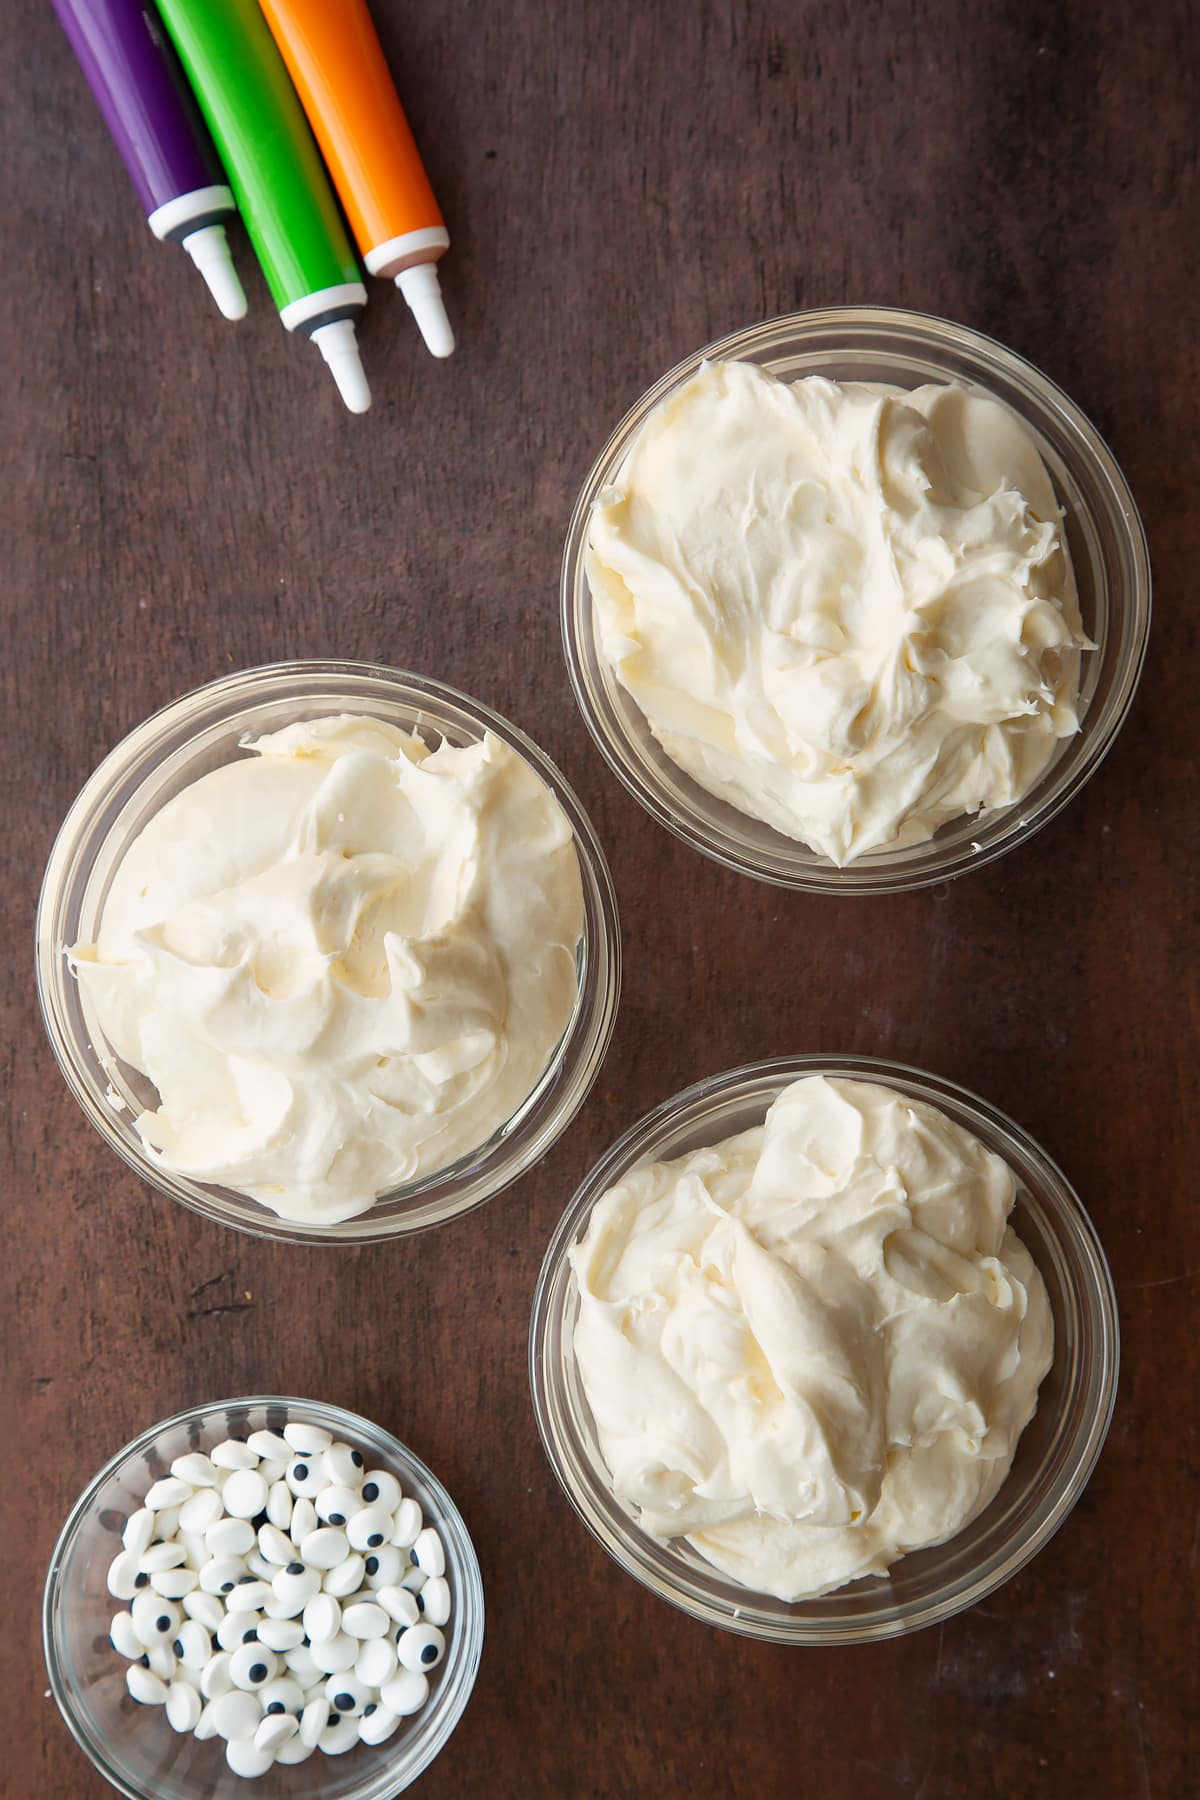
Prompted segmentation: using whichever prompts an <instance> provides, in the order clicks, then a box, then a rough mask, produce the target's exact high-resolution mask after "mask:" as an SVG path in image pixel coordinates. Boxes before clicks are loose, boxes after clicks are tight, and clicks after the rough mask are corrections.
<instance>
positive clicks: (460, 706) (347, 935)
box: [37, 662, 620, 1243]
mask: <svg viewBox="0 0 1200 1800" xmlns="http://www.w3.org/2000/svg"><path fill="white" fill-rule="evenodd" d="M37 973H38V987H39V994H40V997H41V1002H42V1010H43V1015H44V1018H45V1022H46V1027H47V1030H48V1033H49V1036H50V1041H51V1044H52V1045H53V1048H54V1051H55V1054H56V1055H57V1057H58V1060H59V1062H60V1064H61V1066H62V1069H63V1072H64V1074H65V1075H66V1078H67V1081H68V1083H69V1085H70V1086H71V1088H72V1089H73V1091H74V1093H75V1095H76V1097H77V1099H78V1100H79V1102H80V1104H81V1105H82V1107H83V1109H84V1111H85V1113H86V1114H87V1116H88V1118H89V1119H90V1120H91V1121H92V1123H93V1124H94V1125H95V1126H96V1127H97V1129H98V1130H99V1131H100V1132H101V1134H102V1135H103V1137H104V1138H105V1139H106V1141H107V1142H108V1143H109V1144H110V1145H111V1146H112V1148H113V1149H115V1150H116V1151H117V1152H118V1153H119V1154H120V1155H121V1156H122V1157H124V1159H125V1160H126V1161H127V1162H128V1163H130V1164H131V1165H132V1167H133V1168H134V1169H135V1170H136V1171H137V1172H138V1174H139V1175H141V1176H142V1177H143V1178H144V1179H145V1180H147V1181H149V1182H151V1183H152V1184H153V1185H154V1186H155V1187H156V1188H158V1189H159V1190H160V1191H162V1192H163V1193H165V1194H168V1195H169V1196H170V1197H171V1198H172V1199H175V1200H178V1201H180V1202H181V1203H182V1204H183V1205H185V1206H188V1207H191V1208H192V1209H193V1210H195V1211H197V1212H201V1213H204V1214H206V1215H207V1216H209V1217H211V1218H216V1219H218V1220H220V1221H221V1222H222V1223H224V1224H227V1225H233V1226H235V1227H238V1228H239V1229H242V1230H245V1231H249V1232H253V1233H257V1234H258V1235H261V1236H270V1237H278V1238H283V1239H286V1240H290V1241H293V1242H311V1241H314V1240H318V1241H328V1242H337V1243H355V1242H371V1241H376V1240H378V1239H381V1238H387V1237H392V1236H395V1235H397V1234H399V1233H403V1232H409V1231H415V1230H419V1229H421V1228H423V1227H425V1226H430V1225H436V1224H440V1223H442V1222H443V1221H445V1220H447V1219H450V1218H452V1217H454V1216H456V1215H457V1214H460V1213H463V1212H466V1211H468V1210H469V1209H470V1208H471V1207H474V1206H478V1205H480V1204H481V1203H482V1202H483V1201H485V1200H487V1199H489V1198H490V1197H491V1196H492V1195H494V1194H496V1193H498V1192H499V1191H500V1190H501V1189H502V1188H504V1187H506V1186H507V1185H508V1184H509V1183H510V1182H512V1181H514V1180H515V1179H516V1178H517V1177H518V1176H519V1175H521V1174H522V1173H523V1172H524V1171H525V1170H526V1169H528V1168H529V1167H531V1166H532V1164H533V1163H534V1162H536V1161H537V1160H538V1158H539V1157H541V1156H542V1155H544V1154H545V1152H546V1150H547V1148H548V1147H549V1145H550V1144H551V1143H552V1142H553V1141H554V1140H555V1139H556V1138H557V1137H558V1135H559V1134H560V1133H561V1132H562V1131H563V1130H564V1129H565V1128H566V1126H567V1125H568V1123H569V1122H570V1120H571V1119H572V1118H573V1117H574V1115H575V1113H576V1112H577V1110H578V1108H579V1107H580V1105H581V1104H582V1102H583V1100H584V1097H585V1095H586V1093H587V1091H588V1089H589V1087H590V1086H591V1083H592V1081H593V1079H594V1077H595V1075H596V1073H597V1071H598V1069H599V1066H600V1063H601V1061H602V1060H603V1057H604V1053H605V1050H606V1048H607V1046H608V1042H609V1038H610V1036H611V1033H612V1028H613V1023H614V1020H615V1016H616V1007H617V999H618V992H619V986H620V939H619V930H618V924H617V912H616V903H615V898H614V894H613V889H612V883H611V879H610V877H609V873H608V869H607V866H606V864H605V860H604V856H603V852H602V851H601V848H600V845H599V843H598V842H597V839H596V836H595V833H594V831H593V830H592V827H591V825H590V823H589V821H588V819H587V816H586V815H585V813H584V812H583V809H582V808H581V806H580V805H579V802H578V801H577V800H576V798H575V796H574V794H573V793H572V792H571V789H570V788H569V786H568V785H567V783H566V782H565V781H564V779H563V777H562V776H561V774H560V773H559V772H558V770H557V769H556V768H555V767H554V765H553V764H552V763H551V762H550V761H549V759H548V758H547V757H546V756H545V755H544V754H543V753H542V751H540V750H539V749H538V747H537V746H536V745H535V744H533V743H532V742H531V741H530V740H529V739H528V738H527V737H526V736H525V735H524V734H523V733H522V732H521V731H519V730H518V729H517V728H516V727H515V726H513V725H511V724H509V723H508V722H507V721H505V720H504V719H502V718H500V717H499V716H498V715H497V714H495V713H493V712H492V711H491V710H490V709H489V708H488V707H486V706H484V705H482V704H481V703H479V702H478V701H475V700H472V699H468V698H467V697H466V696H465V695H463V694H459V693H456V692H455V691H454V690H453V689H452V688H449V687H446V686H444V685H442V684H441V683H439V682H436V681H432V680H429V679H427V678H425V677H421V676H417V675H411V674H404V673H401V672H399V671H396V670H392V669H387V668H382V667H377V666H374V665H367V664H353V663H335V662H328V663H325V662H296V663H286V664H279V665H275V666H272V667H266V668H258V669H251V670H249V671H246V672H244V673H239V674H235V675H231V676H228V677H226V678H224V679H222V680H220V681H217V682H214V683H212V684H211V685H210V686H208V687H204V688H200V689H199V690H197V691H196V692H195V693H192V694H189V695H187V696H185V697H184V698H183V699H181V700H178V701H176V702H174V703H173V704H172V705H170V706H168V707H166V708H165V709H164V710H163V711H162V712H159V713H157V714H155V715H154V717H153V718H151V719H149V720H148V721H147V722H146V723H145V724H143V725H141V726H139V727H138V728H137V729H136V730H135V731H133V732H132V733H131V734H130V735H129V736H128V737H127V738H126V739H124V741H123V742H122V743H120V744H119V745H118V746H117V748H116V749H115V750H113V751H112V752H111V754H110V755H109V756H108V757H107V758H106V759H105V761H104V762H103V763H102V764H101V765H100V767H99V768H98V769H97V770H96V772H95V773H94V774H93V775H92V777H91V778H90V780H89V781H88V782H87V784H86V785H85V787H84V788H83V790H82V792H81V793H80V795H79V797H78V799H77V800H76V801H75V804H74V805H73V806H72V808H71V810H70V812H69V813H68V815H67V817H66V820H65V821H64V823H63V826H62V828H61V830H60V832H59V835H58V838H57V840H56V842H55V845H54V849H53V851H52V853H51V857H50V861H49V864H48V867H47V871H46V876H45V881H44V884H43V889H42V896H41V903H40V906H39V911H38V924H37Z"/></svg>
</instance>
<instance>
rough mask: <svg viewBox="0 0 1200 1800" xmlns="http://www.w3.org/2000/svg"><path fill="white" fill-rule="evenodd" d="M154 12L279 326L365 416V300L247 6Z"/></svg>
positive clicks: (316, 166)
mask: <svg viewBox="0 0 1200 1800" xmlns="http://www.w3.org/2000/svg"><path fill="white" fill-rule="evenodd" d="M157 3H158V10H159V12H160V13H161V14H162V17H163V23H164V24H165V25H166V28H167V31H168V33H169V34H170V36H171V39H172V42H173V43H174V45H175V48H176V50H177V51H178V53H179V60H180V61H181V62H182V64H183V66H184V69H185V71H186V73H187V77H188V80H189V81H190V82H191V85H192V91H193V92H194V94H195V96H196V99H197V101H198V102H199V105H200V110H201V112H202V113H203V114H204V117H205V119H206V120H207V123H208V128H209V130H210V132H211V133H212V136H213V140H214V142H215V143H216V146H217V149H218V150H219V152H220V155H221V161H222V162H223V163H224V165H225V169H226V173H227V174H228V177H229V185H230V187H232V189H233V192H234V196H235V197H236V199H237V203H238V210H239V211H240V213H241V215H242V218H243V219H244V220H245V223H246V229H247V231H248V232H249V233H250V241H251V243H252V244H253V245H254V248H255V251H256V253H257V255H258V260H259V262H260V263H261V264H262V269H263V274H264V275H265V276H266V278H267V284H268V286H269V287H270V289H271V293H272V296H273V298H274V301H275V304H276V306H277V307H278V308H279V316H280V318H281V319H282V320H283V323H284V325H285V326H286V327H287V329H288V330H289V331H301V332H303V333H304V335H305V336H306V337H310V338H312V340H313V342H314V343H315V344H316V346H317V348H318V349H319V350H320V352H321V355H322V356H323V357H324V358H325V361H326V362H327V363H328V364H329V367H330V370H331V371H332V374H333V378H334V380H335V381H336V382H337V385H338V392H339V393H340V394H341V396H342V399H343V400H344V401H345V402H346V405H347V406H348V407H349V408H350V410H351V412H366V410H367V408H368V406H370V404H371V393H370V389H369V388H368V387H367V382H366V377H365V376H364V374H363V370H362V364H361V363H360V362H359V358H358V343H357V340H356V338H355V335H354V321H355V319H356V318H357V317H358V315H359V313H360V312H361V311H362V310H363V307H364V306H365V305H366V303H367V290H366V288H365V287H364V286H363V284H362V282H361V281H360V279H359V270H358V264H357V262H356V261H355V257H354V251H353V250H352V248H351V246H350V239H349V237H348V236H347V234H346V228H345V226H344V225H343V224H342V218H341V214H340V213H339V212H338V208H337V202H336V200H335V199H334V197H333V190H332V189H331V187H330V185H329V180H328V177H327V176H326V174H325V168H324V165H323V164H322V162H321V157H320V153H319V151H318V150H317V146H316V144H315V143H314V142H313V137H312V133H311V132H310V130H309V128H308V123H307V121H306V119H305V117H304V113H303V111H302V110H301V106H300V102H299V100H298V99H297V97H296V93H295V90H294V88H293V87H292V82H291V77H290V76H289V75H288V72H287V70H286V68H285V67H284V64H283V58H282V57H281V56H280V54H279V52H278V50H277V49H276V48H275V42H274V39H273V38H272V36H271V33H270V30H269V29H268V27H267V22H266V20H265V19H264V18H263V15H262V13H261V12H260V11H259V8H258V0H157Z"/></svg>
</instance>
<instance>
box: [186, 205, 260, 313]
mask: <svg viewBox="0 0 1200 1800" xmlns="http://www.w3.org/2000/svg"><path fill="white" fill-rule="evenodd" d="M183 247H184V249H185V250H186V251H187V253H188V255H189V256H190V257H191V259H192V261H193V262H194V263H195V265H196V267H197V268H198V269H199V271H200V273H201V275H203V277H204V279H205V282H206V283H207V285H208V291H209V293H210V294H211V295H212V297H213V299H214V300H215V301H216V303H217V305H218V306H219V307H220V309H221V315H222V317H223V318H226V319H244V318H245V316H246V296H245V294H244V293H243V292H242V284H241V282H240V281H239V280H238V272H237V270H236V269H235V268H234V266H233V258H232V256H231V255H230V254H229V239H228V238H227V237H226V236H225V227H224V226H223V225H202V226H201V227H200V229H199V231H193V232H190V233H189V234H188V236H187V237H185V238H184V240H183Z"/></svg>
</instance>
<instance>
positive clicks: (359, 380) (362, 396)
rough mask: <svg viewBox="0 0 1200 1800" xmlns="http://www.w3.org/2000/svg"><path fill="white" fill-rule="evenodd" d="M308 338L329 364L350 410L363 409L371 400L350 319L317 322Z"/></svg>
mask: <svg viewBox="0 0 1200 1800" xmlns="http://www.w3.org/2000/svg"><path fill="white" fill-rule="evenodd" d="M312 341H313V343H314V344H315V345H316V346H317V349H318V350H319V351H320V352H321V355H322V356H323V357H324V358H325V361H326V362H327V363H328V364H329V368H330V372H331V374H332V375H333V379H334V380H335V381H336V382H337V390H338V393H339V394H340V395H341V396H342V399H343V400H344V401H345V402H346V405H347V406H348V407H349V408H350V411H351V412H352V413H365V412H366V410H367V408H368V407H369V406H370V404H371V390H370V388H369V387H368V386H367V378H366V376H365V375H364V374H363V366H362V364H361V362H360V361H359V360H358V339H357V338H356V337H355V335H354V320H353V319H335V320H334V321H333V323H332V325H318V326H317V329H316V330H315V331H314V332H313V334H312Z"/></svg>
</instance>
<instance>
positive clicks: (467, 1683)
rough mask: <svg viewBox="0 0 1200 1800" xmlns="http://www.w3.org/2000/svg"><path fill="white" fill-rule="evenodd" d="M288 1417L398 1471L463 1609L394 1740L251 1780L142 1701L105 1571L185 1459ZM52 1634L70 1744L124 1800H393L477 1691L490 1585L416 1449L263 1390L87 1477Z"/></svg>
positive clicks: (53, 1592)
mask: <svg viewBox="0 0 1200 1800" xmlns="http://www.w3.org/2000/svg"><path fill="white" fill-rule="evenodd" d="M291 1421H303V1422H304V1423H305V1424H311V1425H322V1426H324V1427H325V1429H326V1430H327V1431H331V1432H332V1433H333V1434H334V1436H335V1437H336V1438H339V1439H343V1440H344V1441H345V1442H346V1443H348V1444H350V1445H351V1446H352V1447H353V1448H355V1449H358V1450H360V1451H361V1452H362V1454H363V1456H364V1458H365V1459H366V1462H367V1467H368V1468H380V1469H388V1470H390V1471H391V1473H392V1474H393V1475H395V1476H396V1478H397V1480H398V1481H399V1483H400V1485H401V1487H402V1489H403V1490H404V1492H405V1494H408V1495H411V1496H412V1497H413V1499H415V1500H419V1501H420V1504H421V1510H422V1512H423V1513H424V1515H425V1519H426V1522H427V1523H429V1524H432V1525H436V1527H437V1529H438V1531H439V1532H440V1534H441V1538H442V1542H443V1544H444V1545H445V1550H446V1578H447V1580H448V1581H449V1583H450V1590H451V1594H452V1596H453V1610H452V1612H451V1615H450V1620H449V1622H448V1623H447V1625H446V1627H445V1633H446V1654H445V1657H444V1659H443V1661H442V1663H441V1665H440V1666H439V1668H438V1670H437V1671H436V1674H435V1676H434V1677H433V1678H432V1680H431V1684H430V1685H431V1693H430V1697H429V1699H428V1701H427V1702H426V1704H425V1706H424V1707H423V1708H422V1709H421V1711H420V1712H418V1713H416V1714H414V1715H413V1717H412V1718H411V1719H407V1720H402V1721H401V1724H400V1726H399V1727H398V1729H397V1730H396V1731H395V1733H394V1734H393V1735H392V1736H391V1737H390V1738H389V1739H388V1740H387V1742H386V1743H384V1744H380V1745H378V1746H372V1745H368V1744H361V1743H360V1744H358V1745H356V1746H355V1748H354V1749H353V1750H351V1751H348V1752H347V1753H346V1755H345V1756H325V1755H323V1754H322V1753H321V1752H320V1751H319V1750H318V1751H317V1753H316V1754H315V1755H314V1756H311V1757H310V1758H309V1759H308V1761H307V1762H303V1763H297V1764H293V1765H290V1766H289V1765H282V1764H279V1763H276V1764H275V1765H274V1766H273V1767H272V1768H271V1769H270V1770H269V1772H268V1773H267V1774H266V1775H264V1776H262V1777H260V1778H259V1779H258V1780H255V1781H250V1782H248V1781H246V1780H245V1779H243V1778H242V1777H241V1776H238V1775H235V1774H234V1773H233V1770H232V1769H231V1768H230V1767H229V1766H228V1764H227V1763H226V1761H225V1755H224V1744H223V1743H222V1741H221V1740H220V1739H219V1738H217V1739H208V1740H206V1741H203V1742H199V1741H197V1740H196V1739H195V1738H193V1737H191V1736H190V1735H184V1734H181V1733H178V1732H175V1731H173V1730H172V1729H171V1727H170V1725H169V1724H168V1723H167V1720H166V1718H165V1716H164V1714H163V1710H162V1708H161V1707H158V1706H138V1705H137V1703H136V1702H135V1701H134V1700H132V1699H131V1698H130V1696H129V1693H128V1691H127V1689H126V1686H125V1670H126V1668H127V1666H128V1665H127V1664H126V1662H125V1659H124V1657H122V1656H119V1655H118V1654H117V1652H116V1651H115V1650H114V1649H113V1648H112V1645H111V1644H110V1643H109V1639H108V1629H109V1620H110V1619H111V1618H112V1615H113V1613H114V1612H116V1611H117V1610H118V1609H119V1608H120V1606H121V1602H120V1601H119V1600H114V1599H113V1598H112V1595H111V1594H110V1593H109V1591H108V1586H107V1576H108V1566H109V1563H110V1562H111V1561H112V1559H113V1557H114V1556H115V1555H116V1553H117V1551H118V1550H119V1549H120V1533H121V1528H122V1526H123V1524H124V1522H125V1518H126V1517H127V1515H128V1514H129V1513H130V1512H132V1511H133V1510H134V1509H135V1508H136V1507H138V1506H140V1504H141V1499H142V1495H143V1494H144V1493H145V1492H146V1490H147V1488H148V1487H149V1486H150V1484H151V1482H152V1481H156V1480H157V1479H158V1478H159V1476H161V1475H165V1474H166V1472H167V1469H168V1467H169V1465H170V1463H171V1462H172V1460H173V1459H174V1458H175V1457H177V1456H183V1455H186V1453H187V1452H188V1451H190V1450H206V1449H210V1448H211V1447H212V1446H213V1445H214V1444H216V1443H219V1442H220V1441H221V1439H222V1438H224V1437H228V1436H229V1435H230V1434H231V1433H235V1432H236V1433H237V1434H238V1435H241V1436H245V1435H248V1434H249V1433H250V1432H251V1431H257V1430H260V1429H262V1428H263V1427H268V1428H271V1429H275V1430H278V1429H280V1428H281V1427H282V1426H283V1425H286V1424H288V1423H289V1422H291ZM42 1639H43V1644H44V1647H45V1652H46V1666H47V1668H48V1670H49V1672H50V1688H51V1692H52V1693H53V1695H54V1698H55V1700H56V1701H57V1703H58V1709H59V1711H60V1712H61V1713H62V1716H63V1718H64V1719H65V1720H66V1722H67V1725H68V1727H69V1729H70V1731H71V1735H72V1737H74V1739H75V1741H76V1743H77V1744H79V1746H80V1747H81V1749H82V1750H83V1751H84V1753H85V1755H86V1756H87V1757H88V1758H89V1759H90V1761H91V1762H92V1764H93V1765H94V1767H95V1768H97V1769H98V1770H99V1771H100V1773H101V1775H103V1776H104V1777H105V1779H106V1780H107V1781H110V1782H111V1783H112V1785H113V1786H114V1787H115V1788H117V1789H118V1790H119V1792H120V1793H122V1794H125V1795H127V1796H128V1800H210V1797H211V1800H232V1797H233V1796H234V1795H238V1796H240V1800H247V1796H248V1795H254V1796H262V1800H317V1797H318V1796H320V1800H387V1796H390V1795H392V1794H398V1793H400V1792H401V1790H402V1789H404V1788H406V1787H408V1786H409V1784H410V1783H411V1782H413V1781H415V1780H416V1779H417V1776H418V1775H420V1773H421V1772H422V1770H423V1769H426V1768H428V1766H429V1764H430V1763H431V1762H432V1761H433V1759H434V1757H435V1756H436V1755H437V1754H438V1752H439V1750H441V1749H442V1748H443V1747H444V1746H445V1744H446V1742H447V1740H448V1739H449V1737H450V1735H451V1733H452V1732H453V1730H454V1728H455V1726H456V1725H457V1724H458V1721H459V1719H460V1718H461V1717H462V1714H463V1710H464V1708H465V1707H466V1704H467V1701H468V1700H469V1699H470V1697H471V1689H472V1688H473V1687H474V1685H475V1677H476V1675H477V1673H478V1671H479V1658H480V1654H481V1652H482V1650H483V1582H482V1580H481V1578H480V1574H479V1562H478V1559H477V1558H476V1555H475V1550H474V1547H473V1545H472V1543H471V1539H470V1537H469V1535H468V1533H467V1528H466V1526H465V1525H464V1524H463V1521H462V1518H461V1516H460V1514H459V1511H458V1508H457V1507H456V1506H455V1504H454V1502H453V1500H451V1498H450V1496H449V1494H448V1493H447V1492H446V1490H445V1488H444V1487H443V1486H442V1484H441V1482H440V1481H439V1480H438V1479H437V1477H436V1475H434V1474H432V1473H431V1472H430V1470H429V1469H427V1468H426V1467H425V1464H424V1463H423V1462H422V1461H421V1460H420V1458H419V1457H417V1456H414V1455H413V1453H412V1451H411V1450H408V1449H406V1448H405V1446H404V1445H403V1444H401V1443H399V1442H398V1440H397V1439H396V1438H394V1437H392V1436H391V1435H390V1434H389V1433H388V1432H386V1431H381V1430H380V1428H379V1426H378V1425H372V1424H371V1423H370V1422H369V1420H367V1419H360V1418H359V1417H358V1415H357V1414H356V1413H351V1412H345V1411H343V1409H342V1408H341V1407H340V1406H326V1405H324V1404H322V1403H321V1402H320V1401H317V1400H295V1399H290V1398H288V1397H287V1396H284V1395H274V1394H258V1395H253V1396H251V1397H249V1398H247V1399H244V1400H219V1401H217V1402H215V1403H214V1404H210V1405H207V1406H192V1407H189V1408H188V1409H187V1411H186V1412H181V1413H176V1415H175V1417H174V1418H172V1419H166V1420H164V1422H163V1423H162V1424H161V1425H153V1426H151V1428H150V1430H149V1431H145V1432H143V1433H142V1435H141V1437H139V1438H135V1439H134V1441H133V1443H132V1444H127V1445H126V1446H125V1448H124V1449H123V1450H118V1452H117V1454H116V1455H115V1456H114V1457H113V1458H112V1460H111V1462H108V1463H106V1464H105V1466H104V1468H102V1469H101V1471H100V1473H99V1474H98V1475H97V1476H96V1477H95V1479H94V1480H93V1481H91V1482H89V1483H88V1485H87V1487H86V1488H85V1489H84V1491H83V1493H82V1494H81V1495H80V1496H79V1499H78V1500H77V1501H76V1502H75V1505H74V1506H73V1508H72V1509H71V1515H70V1517H69V1518H68V1520H67V1522H66V1524H65V1525H64V1526H63V1528H62V1531H61V1533H60V1534H59V1539H58V1542H57V1544H56V1545H55V1547H54V1554H53V1556H52V1557H51V1559H50V1568H49V1571H48V1573H47V1576H46V1589H45V1594H44V1596H43V1600H42Z"/></svg>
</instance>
